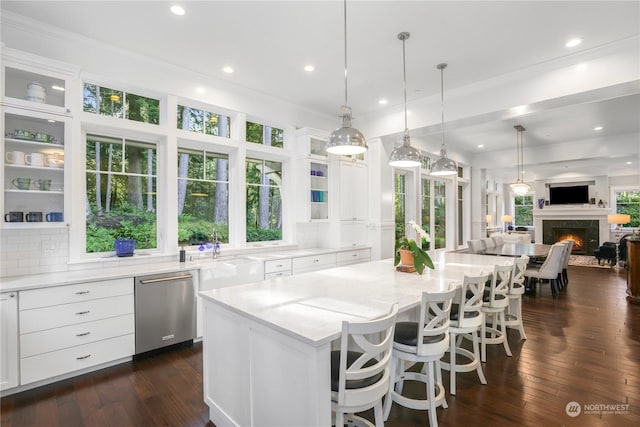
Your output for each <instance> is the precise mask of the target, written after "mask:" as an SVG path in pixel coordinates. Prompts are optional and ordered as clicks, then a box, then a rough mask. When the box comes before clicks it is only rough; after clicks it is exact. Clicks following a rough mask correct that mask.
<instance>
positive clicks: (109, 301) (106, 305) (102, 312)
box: [20, 295, 134, 334]
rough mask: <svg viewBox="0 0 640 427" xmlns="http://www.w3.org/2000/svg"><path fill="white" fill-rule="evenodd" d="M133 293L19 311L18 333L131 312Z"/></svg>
mask: <svg viewBox="0 0 640 427" xmlns="http://www.w3.org/2000/svg"><path fill="white" fill-rule="evenodd" d="M133 312H134V311H133V295H122V296H118V297H112V298H103V299H98V300H93V301H83V302H76V303H73V304H62V305H54V306H53V307H44V308H36V309H33V310H22V311H20V333H21V334H27V333H29V332H36V331H41V330H45V329H53V328H58V327H60V326H68V325H75V324H78V323H84V322H91V321H94V320H100V319H105V318H107V317H115V316H121V315H123V314H131V313H133Z"/></svg>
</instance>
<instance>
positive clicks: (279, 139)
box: [247, 121, 284, 148]
mask: <svg viewBox="0 0 640 427" xmlns="http://www.w3.org/2000/svg"><path fill="white" fill-rule="evenodd" d="M247 141H248V142H253V143H255V144H264V145H269V146H271V147H278V148H282V147H283V141H284V131H283V130H282V129H278V128H274V127H271V126H267V125H261V124H259V123H253V122H250V121H247Z"/></svg>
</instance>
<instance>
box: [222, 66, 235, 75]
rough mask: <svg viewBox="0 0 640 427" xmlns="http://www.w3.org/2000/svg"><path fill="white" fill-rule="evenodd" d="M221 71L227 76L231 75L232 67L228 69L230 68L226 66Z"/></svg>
mask: <svg viewBox="0 0 640 427" xmlns="http://www.w3.org/2000/svg"><path fill="white" fill-rule="evenodd" d="M222 71H224V72H225V73H227V74H231V73H233V67H230V66H228V65H227V66H226V67H224V68H223V69H222Z"/></svg>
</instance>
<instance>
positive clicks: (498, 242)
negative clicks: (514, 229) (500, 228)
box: [491, 235, 504, 246]
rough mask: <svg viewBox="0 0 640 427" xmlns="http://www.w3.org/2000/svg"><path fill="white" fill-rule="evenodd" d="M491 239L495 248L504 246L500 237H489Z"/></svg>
mask: <svg viewBox="0 0 640 427" xmlns="http://www.w3.org/2000/svg"><path fill="white" fill-rule="evenodd" d="M491 238H492V239H493V241H494V242H496V246H502V245H504V239H503V238H502V236H497V235H494V236H491Z"/></svg>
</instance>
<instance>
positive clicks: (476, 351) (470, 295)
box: [440, 274, 490, 395]
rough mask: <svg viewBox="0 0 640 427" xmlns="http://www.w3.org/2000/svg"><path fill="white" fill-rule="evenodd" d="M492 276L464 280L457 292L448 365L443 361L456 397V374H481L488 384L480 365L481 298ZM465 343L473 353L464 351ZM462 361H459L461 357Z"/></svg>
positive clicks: (450, 331)
mask: <svg viewBox="0 0 640 427" xmlns="http://www.w3.org/2000/svg"><path fill="white" fill-rule="evenodd" d="M489 278H490V275H489V274H485V275H480V276H473V277H472V276H464V279H463V282H462V287H460V288H458V290H457V291H456V295H455V297H454V303H453V305H452V306H451V314H450V316H449V318H450V320H451V323H450V324H449V350H448V353H449V361H448V362H446V361H442V360H441V361H440V365H441V366H442V369H444V370H445V371H449V373H450V374H449V393H450V394H451V395H455V394H456V374H457V373H458V372H471V371H473V370H475V371H477V372H478V378H479V379H480V383H482V384H486V383H487V380H486V378H485V376H484V372H483V371H482V363H480V345H479V336H478V335H479V332H480V326H481V325H482V323H483V322H484V314H483V313H482V297H483V295H484V286H485V283H486V282H487V281H488V280H489ZM463 339H468V340H470V341H471V343H472V349H473V351H470V350H468V349H466V348H463V347H462V342H463ZM459 356H460V357H462V359H463V360H461V361H459V359H458V357H459Z"/></svg>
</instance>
